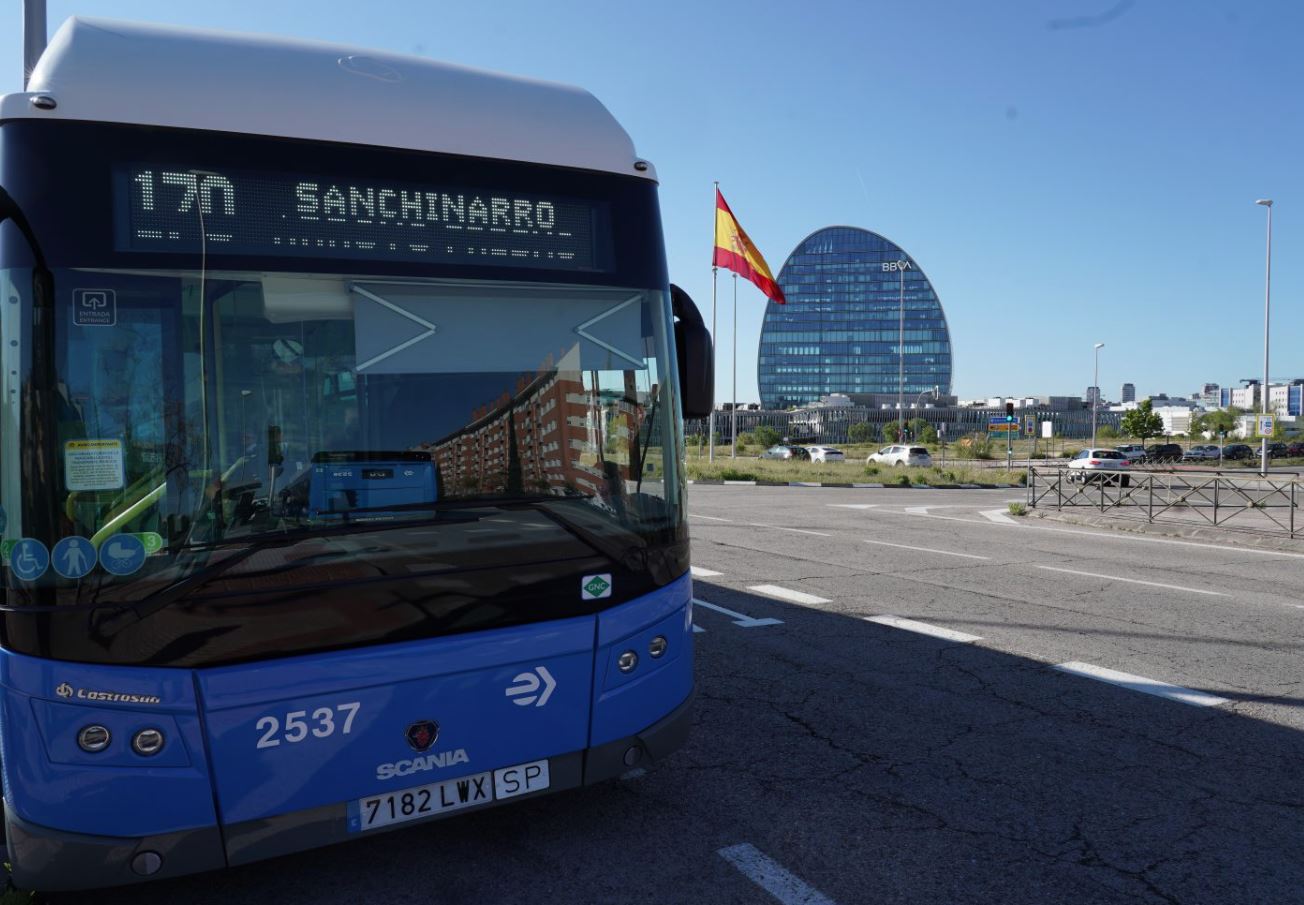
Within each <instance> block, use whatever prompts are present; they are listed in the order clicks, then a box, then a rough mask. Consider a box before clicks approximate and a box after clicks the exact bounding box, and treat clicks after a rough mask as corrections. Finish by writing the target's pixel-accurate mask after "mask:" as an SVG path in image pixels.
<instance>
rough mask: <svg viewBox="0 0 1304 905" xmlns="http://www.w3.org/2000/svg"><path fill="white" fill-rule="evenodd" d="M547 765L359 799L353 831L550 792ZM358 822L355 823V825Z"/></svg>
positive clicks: (536, 764)
mask: <svg viewBox="0 0 1304 905" xmlns="http://www.w3.org/2000/svg"><path fill="white" fill-rule="evenodd" d="M548 783H549V777H548V762H547V761H546V760H536V761H534V762H532V763H528V764H517V765H516V766H514V767H504V768H502V769H501V770H493V771H491V772H485V773H474V774H472V775H470V776H458V777H456V778H454V779H445V780H442V781H440V782H432V783H427V784H426V785H424V786H415V787H413V788H410V789H398V790H396V791H393V792H387V793H385V794H384V795H372V796H369V797H367V798H359V799H358V800H357V801H355V802H354V803H353V807H352V808H350V810H351V811H353V813H352V814H350V817H353V818H355V819H351V820H350V821H349V823H350V829H353V830H355V831H361V830H374V829H379V828H380V827H383V826H392V825H393V824H395V823H406V822H407V821H409V820H420V819H422V818H423V817H430V816H432V815H434V814H445V813H448V812H450V811H459V810H461V809H462V808H472V807H475V806H477V805H485V804H489V803H490V802H492V801H501V800H502V799H504V798H513V797H515V796H517V795H525V794H526V793H528V792H539V791H542V790H543V789H546V788H548ZM355 821H356V822H355Z"/></svg>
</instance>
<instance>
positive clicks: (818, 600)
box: [747, 584, 833, 606]
mask: <svg viewBox="0 0 1304 905" xmlns="http://www.w3.org/2000/svg"><path fill="white" fill-rule="evenodd" d="M747 590H749V591H755V592H756V593H757V594H764V595H765V596H766V597H777V598H778V599H780V600H787V601H789V602H790V603H800V604H801V605H802V606H820V605H822V604H825V603H832V602H833V601H832V600H826V599H825V598H823V597H816V596H815V595H814V594H807V593H805V592H803V591H792V590H789V589H788V588H781V587H779V586H778V585H777V584H752V585H748V586H747Z"/></svg>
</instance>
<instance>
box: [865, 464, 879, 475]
mask: <svg viewBox="0 0 1304 905" xmlns="http://www.w3.org/2000/svg"><path fill="white" fill-rule="evenodd" d="M876 474H878V466H877V465H866V466H865V475H866V476H868V477H871V478H872V477H873V476H874V475H876Z"/></svg>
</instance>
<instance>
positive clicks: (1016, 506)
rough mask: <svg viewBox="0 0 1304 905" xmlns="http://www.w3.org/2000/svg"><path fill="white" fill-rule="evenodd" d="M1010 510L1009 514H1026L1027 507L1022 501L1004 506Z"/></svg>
mask: <svg viewBox="0 0 1304 905" xmlns="http://www.w3.org/2000/svg"><path fill="white" fill-rule="evenodd" d="M1005 508H1006V509H1008V510H1009V511H1010V515H1027V514H1028V507H1027V506H1025V505H1024V504H1023V503H1010V504H1009V505H1007V506H1006V507H1005Z"/></svg>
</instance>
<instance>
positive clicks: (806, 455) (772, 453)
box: [757, 443, 810, 462]
mask: <svg viewBox="0 0 1304 905" xmlns="http://www.w3.org/2000/svg"><path fill="white" fill-rule="evenodd" d="M757 458H758V459H800V460H801V461H803V462H809V461H810V450H808V449H807V448H806V447H804V446H789V445H787V444H786V443H780V444H779V445H778V446H771V447H770V448H769V449H767V450H765V452H763V453H761V454H760V455H759V456H757Z"/></svg>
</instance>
